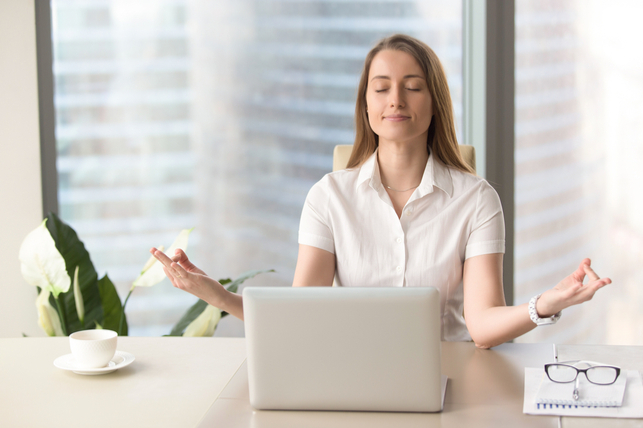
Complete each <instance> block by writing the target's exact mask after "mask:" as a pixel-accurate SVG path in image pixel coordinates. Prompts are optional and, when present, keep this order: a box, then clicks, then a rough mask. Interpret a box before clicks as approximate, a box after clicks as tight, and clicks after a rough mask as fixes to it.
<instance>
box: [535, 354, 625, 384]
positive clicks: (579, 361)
mask: <svg viewBox="0 0 643 428" xmlns="http://www.w3.org/2000/svg"><path fill="white" fill-rule="evenodd" d="M568 363H576V364H581V363H584V364H587V365H588V366H590V367H587V368H585V369H579V368H578V367H576V366H574V365H571V364H568ZM552 366H565V367H571V368H573V369H574V370H576V376H574V379H572V380H568V381H565V382H561V381H559V380H554V379H552V378H551V376H549V367H552ZM597 367H606V368H610V369H614V370H616V376H615V377H614V380H613V381H612V382H610V383H596V382H592V381H591V380H590V379H589V376H587V371H588V370H591V369H593V368H597ZM579 373H583V374H584V375H585V379H587V381H588V382H589V383H592V384H594V385H602V386H607V385H613V384H614V383H616V381H617V380H618V377H619V376H620V375H621V368H620V367H617V366H610V365H608V364H603V363H597V362H595V361H585V360H572V361H562V362H557V363H549V364H545V374H546V375H547V378H548V379H549V380H551V381H552V382H555V383H572V382H574V381H575V380H576V379H577V378H578V374H579Z"/></svg>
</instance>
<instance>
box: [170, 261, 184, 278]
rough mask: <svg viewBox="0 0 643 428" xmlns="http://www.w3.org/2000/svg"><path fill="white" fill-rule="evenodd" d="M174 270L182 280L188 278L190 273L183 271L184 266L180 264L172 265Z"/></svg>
mask: <svg viewBox="0 0 643 428" xmlns="http://www.w3.org/2000/svg"><path fill="white" fill-rule="evenodd" d="M172 269H174V271H175V272H176V273H177V276H178V277H180V278H187V276H188V272H187V271H186V270H185V269H183V266H181V265H180V264H178V263H172Z"/></svg>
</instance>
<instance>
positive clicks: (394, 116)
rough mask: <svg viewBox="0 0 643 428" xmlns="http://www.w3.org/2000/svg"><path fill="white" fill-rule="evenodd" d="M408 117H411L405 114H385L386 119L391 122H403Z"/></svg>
mask: <svg viewBox="0 0 643 428" xmlns="http://www.w3.org/2000/svg"><path fill="white" fill-rule="evenodd" d="M408 119H410V117H409V116H403V115H401V114H392V115H390V116H384V120H388V121H390V122H403V121H405V120H408Z"/></svg>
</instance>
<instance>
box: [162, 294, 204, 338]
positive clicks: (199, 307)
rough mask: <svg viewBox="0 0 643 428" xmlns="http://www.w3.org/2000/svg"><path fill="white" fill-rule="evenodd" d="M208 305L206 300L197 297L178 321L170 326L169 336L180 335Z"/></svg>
mask: <svg viewBox="0 0 643 428" xmlns="http://www.w3.org/2000/svg"><path fill="white" fill-rule="evenodd" d="M207 307H208V304H207V302H205V301H203V300H201V299H199V301H198V302H196V303H195V304H194V305H192V306H191V307H190V309H188V311H187V312H186V313H185V315H183V317H182V318H181V319H180V320H179V322H178V323H176V325H175V326H174V328H172V331H171V332H170V334H169V336H182V335H183V332H184V331H185V329H186V328H187V327H188V325H190V323H191V322H192V321H194V320H195V319H196V318H197V317H198V316H199V315H201V313H202V312H203V311H204V310H205V308H207Z"/></svg>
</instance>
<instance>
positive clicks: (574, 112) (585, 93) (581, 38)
mask: <svg viewBox="0 0 643 428" xmlns="http://www.w3.org/2000/svg"><path fill="white" fill-rule="evenodd" d="M641 13H643V3H640V2H632V1H623V0H618V1H607V0H588V1H582V2H580V1H565V2H560V1H541V0H517V1H516V152H515V161H516V178H515V179H516V183H515V184H516V187H515V188H516V190H515V192H516V194H515V200H516V225H515V227H516V235H515V239H516V241H515V242H516V247H515V248H516V253H515V257H516V258H515V263H516V265H515V296H516V298H515V301H516V303H517V304H518V303H524V302H527V301H528V300H529V298H530V297H531V296H533V295H535V294H538V293H541V292H543V291H545V290H547V289H549V288H551V287H553V286H554V285H556V283H557V282H558V281H560V280H561V279H562V278H564V277H565V276H567V275H569V274H570V273H572V272H573V271H574V270H575V269H576V268H577V267H578V265H579V263H580V262H581V261H582V260H583V258H585V257H590V258H591V259H592V266H593V267H594V269H595V270H596V272H597V273H598V274H599V275H601V276H608V277H610V278H611V279H612V280H613V282H614V283H613V284H612V285H610V286H608V287H607V288H606V289H604V290H600V291H599V293H598V294H597V295H596V297H595V298H594V299H593V300H592V301H591V302H588V303H585V304H583V305H581V306H580V307H573V308H569V309H568V310H565V311H564V314H563V317H562V318H561V320H560V321H559V324H558V325H557V326H555V327H550V328H537V329H535V330H534V331H533V332H531V333H529V334H527V335H526V336H524V337H523V338H521V339H520V341H547V342H556V343H611V344H641V343H643V328H642V327H641V326H643V315H642V314H641V311H640V307H641V304H642V303H643V294H642V293H641V292H640V286H639V285H640V278H641V276H642V275H643V264H642V263H641V260H643V219H642V217H641V216H640V212H641V207H642V206H643V194H642V193H641V191H640V190H639V188H638V185H639V183H641V182H642V181H643V172H642V171H643V170H641V168H640V164H641V162H642V161H643V144H641V140H642V138H643V137H642V135H643V121H641V120H640V118H639V117H638V116H639V115H640V111H642V108H643V61H641V59H640V55H638V54H636V52H638V51H639V50H640V47H639V41H640V40H641V39H642V38H643V27H642V26H641V25H640V24H639V23H638V22H637V21H636V19H637V18H636V17H637V16H640V14H641ZM586 282H587V280H586Z"/></svg>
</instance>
